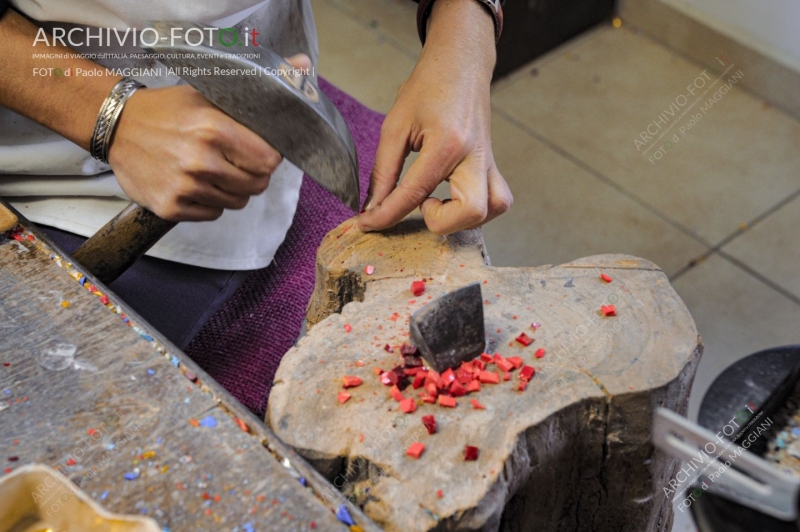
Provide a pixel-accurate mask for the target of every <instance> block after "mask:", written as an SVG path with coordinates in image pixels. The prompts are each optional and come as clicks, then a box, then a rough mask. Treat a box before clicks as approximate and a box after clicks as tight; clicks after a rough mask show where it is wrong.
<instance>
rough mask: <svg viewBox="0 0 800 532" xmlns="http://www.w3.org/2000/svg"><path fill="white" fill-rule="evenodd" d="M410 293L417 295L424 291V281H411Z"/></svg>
mask: <svg viewBox="0 0 800 532" xmlns="http://www.w3.org/2000/svg"><path fill="white" fill-rule="evenodd" d="M411 293H412V294H414V295H415V296H417V297H419V296H421V295H422V294H424V293H425V281H414V282H413V283H411Z"/></svg>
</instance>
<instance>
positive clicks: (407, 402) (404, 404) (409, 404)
mask: <svg viewBox="0 0 800 532" xmlns="http://www.w3.org/2000/svg"><path fill="white" fill-rule="evenodd" d="M400 410H402V411H403V412H405V413H406V414H411V413H412V412H414V411H416V410H417V402H416V401H414V398H413V397H409V398H408V399H403V400H402V401H400Z"/></svg>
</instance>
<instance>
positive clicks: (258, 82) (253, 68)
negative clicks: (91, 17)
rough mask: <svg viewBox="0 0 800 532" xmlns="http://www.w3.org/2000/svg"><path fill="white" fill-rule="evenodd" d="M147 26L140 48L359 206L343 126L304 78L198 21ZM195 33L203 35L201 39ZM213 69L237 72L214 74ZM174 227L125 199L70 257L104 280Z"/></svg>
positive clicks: (355, 162) (353, 163)
mask: <svg viewBox="0 0 800 532" xmlns="http://www.w3.org/2000/svg"><path fill="white" fill-rule="evenodd" d="M148 28H150V29H152V30H155V32H156V33H157V35H158V39H157V40H156V43H155V44H153V45H152V46H147V47H145V50H146V51H148V52H152V53H155V54H159V61H161V62H162V63H163V64H165V65H166V66H167V67H170V68H174V69H175V70H176V71H177V72H194V73H198V72H199V75H197V76H187V77H185V78H184V79H185V81H186V82H187V83H189V85H191V86H192V87H194V88H195V89H197V90H198V91H199V92H200V93H201V94H202V95H203V96H205V97H206V98H207V99H208V100H209V101H210V102H211V103H213V104H214V105H216V106H217V107H219V108H220V109H221V110H222V111H223V112H224V113H226V114H227V115H229V116H230V117H231V118H233V119H234V120H236V121H237V122H239V123H240V124H242V125H244V126H245V127H247V128H248V129H250V130H252V131H253V132H254V133H256V134H258V135H259V136H260V137H261V138H263V139H264V140H265V141H266V142H267V143H269V144H270V145H271V146H272V147H273V148H275V149H276V150H277V151H278V152H279V153H280V154H281V155H283V157H284V158H286V159H288V160H289V161H291V162H292V163H294V164H295V165H296V166H298V167H299V168H300V169H301V170H303V171H304V172H305V173H306V174H307V175H308V176H309V177H310V178H311V179H313V180H314V181H316V182H317V183H319V184H320V185H322V187H324V188H325V189H326V190H328V191H330V192H331V193H332V194H334V195H335V196H336V197H338V198H339V199H341V200H342V201H343V202H344V203H345V204H346V205H347V206H348V207H350V208H351V209H352V210H354V211H357V210H358V207H359V187H358V158H357V156H356V150H355V145H354V144H353V139H352V137H351V136H350V130H349V129H348V128H347V124H345V121H344V119H343V118H342V116H341V115H340V114H339V111H338V110H337V109H336V107H334V105H333V104H332V103H331V101H330V100H328V98H327V97H326V96H325V95H324V94H323V93H322V92H321V91H320V90H319V88H317V86H316V84H315V83H314V81H313V80H312V78H311V77H309V76H305V75H302V73H300V72H299V71H298V70H297V69H295V68H293V67H291V66H290V65H289V64H288V63H286V61H285V60H284V59H283V58H282V57H280V56H279V55H277V54H275V53H274V52H272V51H271V50H268V49H266V48H263V47H261V46H248V47H244V46H242V45H240V44H239V43H233V44H231V43H228V42H222V40H221V39H222V35H223V33H222V32H219V31H216V32H215V31H206V29H207V28H208V29H209V30H210V29H211V28H210V27H209V26H205V25H203V24H195V23H192V22H184V21H162V22H153V23H151V24H150V25H149V26H148ZM198 35H203V39H202V41H200V40H199V39H198V37H197V36H198ZM187 36H188V39H187ZM228 40H230V37H228ZM190 42H191V44H190ZM254 57H255V58H254ZM162 58H163V59H162ZM217 67H218V68H219V69H220V70H224V71H225V72H239V73H240V74H234V75H226V76H219V75H214V74H213V73H214V72H215V69H216V68H217ZM192 69H199V70H192ZM175 225H176V224H175V222H169V221H167V220H164V219H162V218H159V217H158V216H156V215H155V214H153V213H152V212H151V211H149V210H147V209H145V208H143V207H140V206H139V205H136V204H135V203H131V204H130V205H128V206H127V207H126V208H125V209H123V210H122V212H120V213H119V214H118V215H117V216H116V217H114V219H112V220H111V221H110V222H108V223H107V224H106V225H105V226H103V227H102V228H101V229H100V230H99V231H98V232H97V233H95V234H94V235H93V236H92V237H91V238H89V239H88V240H87V241H86V242H84V244H83V245H82V246H81V247H80V248H78V250H77V251H76V252H75V253H74V254H73V258H74V259H75V260H76V261H78V262H79V263H81V265H83V266H84V267H85V268H86V269H87V270H89V271H90V272H92V273H93V274H94V275H95V276H96V277H97V278H98V279H99V280H100V281H102V282H103V283H105V284H109V283H111V282H112V281H114V280H115V279H116V278H117V277H119V276H120V275H122V273H123V272H125V270H127V269H128V268H129V267H130V266H131V265H132V264H133V263H134V262H136V260H137V259H139V257H141V256H142V255H144V254H145V252H147V250H148V249H150V248H151V247H152V246H153V245H154V244H155V243H156V242H158V240H159V239H160V238H161V237H163V236H164V235H165V234H167V233H168V232H169V231H170V229H172V228H173V227H175Z"/></svg>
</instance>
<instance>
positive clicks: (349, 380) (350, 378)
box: [342, 375, 362, 388]
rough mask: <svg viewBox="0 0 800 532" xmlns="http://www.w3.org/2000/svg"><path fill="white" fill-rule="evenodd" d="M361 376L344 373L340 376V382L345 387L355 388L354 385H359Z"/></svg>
mask: <svg viewBox="0 0 800 532" xmlns="http://www.w3.org/2000/svg"><path fill="white" fill-rule="evenodd" d="M361 382H362V381H361V377H356V376H354V375H345V376H344V377H342V384H343V385H344V387H345V388H355V387H356V386H361Z"/></svg>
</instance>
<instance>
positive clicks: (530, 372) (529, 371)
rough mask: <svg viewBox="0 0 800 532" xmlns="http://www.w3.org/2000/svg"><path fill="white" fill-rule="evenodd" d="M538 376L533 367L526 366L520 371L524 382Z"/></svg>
mask: <svg viewBox="0 0 800 532" xmlns="http://www.w3.org/2000/svg"><path fill="white" fill-rule="evenodd" d="M534 375H536V370H535V369H534V368H533V366H524V367H523V368H522V369H521V370H519V378H520V379H521V380H523V381H529V380H531V379H532V378H533V376H534Z"/></svg>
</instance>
